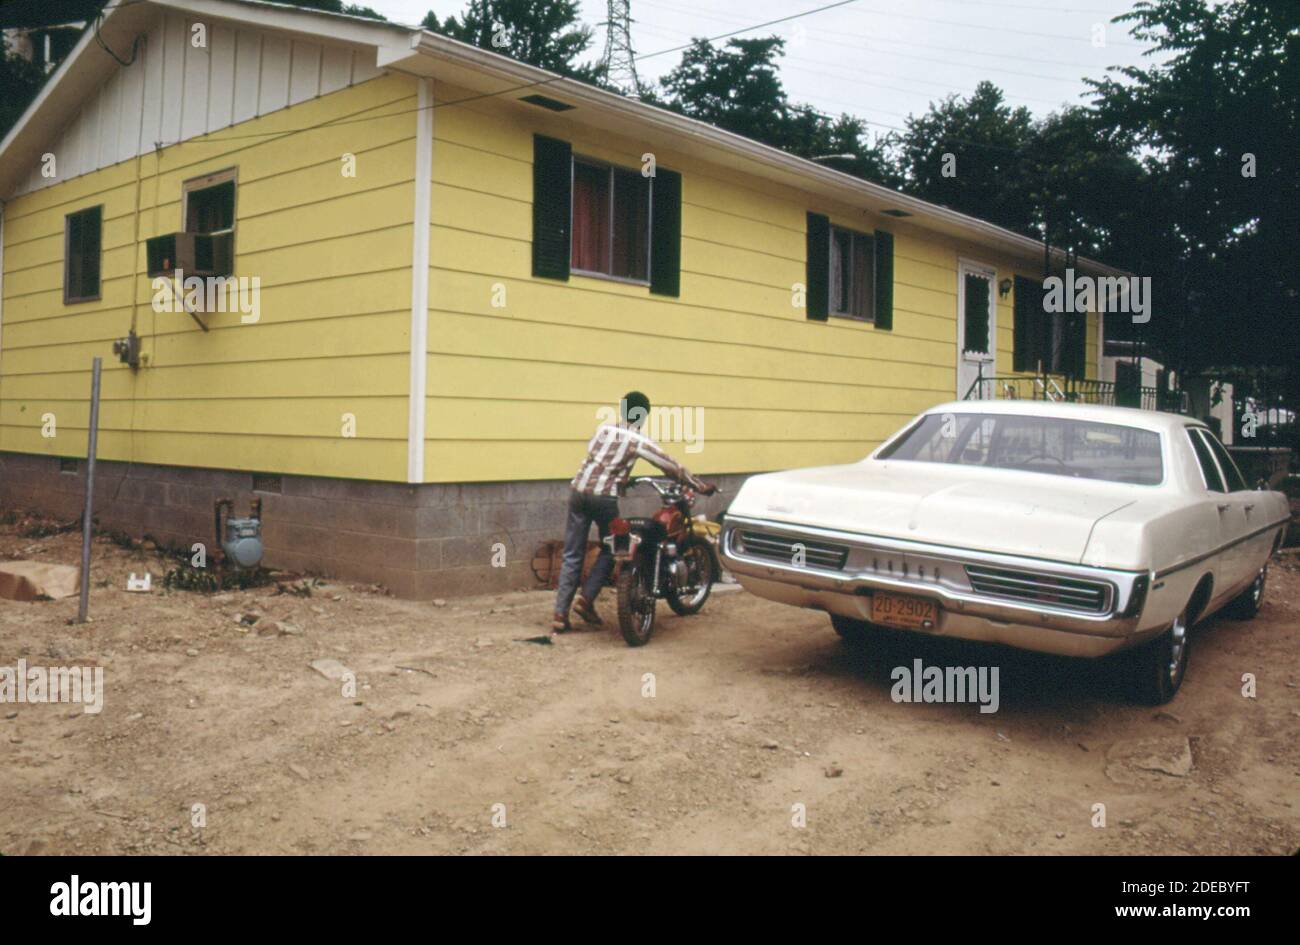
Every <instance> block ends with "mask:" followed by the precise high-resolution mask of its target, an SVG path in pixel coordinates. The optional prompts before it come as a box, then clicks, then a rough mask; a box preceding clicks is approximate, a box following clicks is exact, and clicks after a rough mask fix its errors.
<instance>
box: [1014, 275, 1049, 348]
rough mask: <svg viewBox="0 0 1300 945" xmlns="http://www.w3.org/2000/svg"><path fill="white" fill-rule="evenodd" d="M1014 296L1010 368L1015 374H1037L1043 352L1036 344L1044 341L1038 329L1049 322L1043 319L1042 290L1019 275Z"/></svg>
mask: <svg viewBox="0 0 1300 945" xmlns="http://www.w3.org/2000/svg"><path fill="white" fill-rule="evenodd" d="M1015 293H1016V297H1015V299H1014V302H1013V305H1012V312H1013V313H1014V315H1015V327H1014V330H1013V331H1012V339H1011V340H1012V355H1011V367H1012V369H1013V370H1016V371H1035V370H1037V369H1038V363H1037V362H1038V357H1039V355H1040V353H1041V348H1040V345H1039V344H1036V342H1040V341H1041V338H1040V336H1039V333H1038V329H1039V328H1040V326H1041V324H1042V323H1043V322H1045V321H1046V319H1045V318H1043V287H1042V284H1041V283H1039V282H1036V281H1035V280H1033V279H1027V278H1025V277H1024V276H1016V286H1015Z"/></svg>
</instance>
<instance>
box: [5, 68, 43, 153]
mask: <svg viewBox="0 0 1300 945" xmlns="http://www.w3.org/2000/svg"><path fill="white" fill-rule="evenodd" d="M44 81H45V74H44V73H43V72H42V71H41V69H40V67H39V66H36V65H33V64H32V63H30V62H28V61H27V60H26V59H24V58H23V57H22V56H17V55H10V54H9V53H8V52H6V51H4V50H3V49H0V138H3V137H4V136H5V135H6V134H8V133H9V129H10V128H12V127H13V126H14V124H15V123H17V121H18V119H19V118H21V117H22V114H23V112H25V111H26V110H27V106H28V105H30V104H31V102H32V99H34V98H35V97H36V93H37V92H38V91H39V90H40V87H41V84H42V83H43V82H44Z"/></svg>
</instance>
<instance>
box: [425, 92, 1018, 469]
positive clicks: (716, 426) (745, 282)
mask: <svg viewBox="0 0 1300 945" xmlns="http://www.w3.org/2000/svg"><path fill="white" fill-rule="evenodd" d="M464 94H465V93H464V92H463V90H458V89H454V88H451V87H448V86H443V85H439V86H438V87H437V89H436V91H435V98H436V99H437V100H443V101H446V100H452V99H456V98H460V97H463V95H464ZM534 133H540V134H546V135H551V136H554V137H558V138H561V139H563V140H566V141H569V142H570V143H571V144H572V147H573V150H574V153H575V154H577V155H585V156H590V157H593V158H597V159H600V160H605V161H611V162H613V163H616V164H619V165H622V166H626V167H633V168H635V167H639V166H640V163H641V155H642V154H643V153H645V152H647V151H654V152H656V158H657V161H658V164H659V165H660V166H661V167H666V168H672V169H673V170H677V171H680V172H681V173H682V174H683V180H682V274H681V296H680V297H679V298H675V299H668V298H664V297H661V296H655V295H651V294H650V293H649V291H648V289H647V288H645V287H644V286H637V285H628V284H623V283H618V282H614V281H610V280H605V279H599V278H592V277H586V276H576V275H575V276H571V277H570V279H569V280H568V282H559V281H554V280H546V279H534V278H533V277H532V275H531V260H532V257H531V242H530V241H531V238H532V152H533V139H532V136H533V134H534ZM810 210H811V211H815V212H820V213H826V214H828V215H829V216H830V217H831V220H832V222H833V223H835V224H836V225H840V226H847V227H850V228H853V229H858V230H864V231H871V230H874V229H884V230H888V231H890V232H892V233H893V234H894V235H895V285H894V323H893V330H892V331H877V330H876V328H875V327H874V326H873V325H868V324H862V323H858V322H852V321H848V320H844V319H837V318H831V319H830V320H829V321H828V322H824V323H821V322H810V321H809V320H808V319H807V318H806V317H805V313H804V310H803V309H802V308H797V307H795V306H794V305H793V304H792V291H793V289H794V287H795V285H796V284H802V283H803V282H804V280H805V278H806V270H805V246H806V242H805V241H806V236H805V227H806V214H807V212H808V211H810ZM959 256H962V257H973V258H980V259H982V260H983V261H985V262H988V263H990V264H992V265H994V266H995V267H996V268H997V270H998V278H999V279H1000V278H1003V277H1009V276H1012V275H1014V274H1015V273H1016V272H1017V271H1026V272H1032V268H1030V267H1025V266H1024V261H1023V260H1014V259H1007V258H1001V257H999V256H997V255H995V254H983V253H981V248H980V247H974V246H968V245H965V244H961V243H958V242H956V241H952V240H946V239H943V238H940V237H938V236H936V235H934V234H932V233H929V232H926V231H922V230H920V229H918V228H916V227H915V226H913V225H910V224H909V223H907V222H906V221H900V220H895V219H892V218H887V217H876V216H871V215H867V214H864V213H863V212H861V211H860V210H857V209H854V208H850V207H845V206H836V205H834V204H828V203H827V202H825V201H822V200H814V199H812V198H809V197H808V196H807V195H804V194H801V193H799V192H797V191H794V190H791V189H790V188H786V187H781V186H774V185H769V184H767V183H766V182H762V181H758V180H756V179H751V178H748V177H746V176H745V175H742V174H737V173H733V172H731V171H728V170H724V169H722V168H720V167H717V166H712V165H709V164H706V163H703V162H700V161H697V160H691V159H685V158H683V157H682V156H680V155H674V154H672V153H664V152H662V151H660V150H659V149H658V148H657V147H656V146H655V145H654V143H652V142H648V141H633V140H626V139H621V138H618V137H615V136H612V135H598V134H593V133H591V132H589V131H587V130H585V129H578V128H575V127H574V126H572V125H570V124H569V123H568V122H567V121H566V120H565V119H564V118H563V117H562V116H561V117H556V116H550V115H547V114H546V113H544V112H541V111H537V112H536V113H533V112H531V111H529V110H523V109H520V108H519V107H518V106H515V105H510V104H506V103H501V102H497V101H478V102H474V103H471V104H467V105H465V106H462V107H457V108H449V109H446V110H443V111H439V112H438V114H437V118H436V120H435V122H434V159H433V186H432V199H431V233H430V293H429V294H430V303H429V307H430V319H429V346H428V361H427V363H428V385H427V391H426V393H427V418H426V456H425V462H426V466H425V469H426V478H428V479H430V480H433V481H457V480H466V479H469V480H491V479H501V478H555V477H567V476H569V475H572V473H573V468H574V467H575V465H576V463H577V461H578V459H579V458H580V455H581V447H582V444H583V443H584V442H585V441H586V439H587V437H589V436H590V433H591V430H592V429H593V427H594V426H595V424H596V422H597V411H598V410H599V409H600V408H601V407H606V406H608V405H610V404H612V403H614V402H616V401H617V399H618V397H619V396H620V395H621V394H622V393H624V392H625V391H626V390H628V389H631V388H639V389H641V390H643V391H645V392H646V393H648V394H649V395H650V397H651V399H652V400H653V401H654V402H655V403H656V404H661V405H664V406H669V405H672V406H682V407H688V408H690V407H699V408H701V409H703V411H704V416H705V428H704V438H703V449H702V451H700V452H698V453H695V452H691V453H688V452H686V446H687V444H685V443H667V444H665V445H666V446H667V447H668V448H669V451H670V452H673V453H675V454H677V455H679V456H680V457H681V458H683V459H684V460H685V461H686V462H687V463H688V464H689V465H691V466H692V467H693V468H700V469H703V470H705V471H709V472H724V471H733V472H741V471H751V470H760V469H771V468H779V467H783V466H799V465H810V464H814V463H823V462H827V463H829V462H845V461H850V460H854V459H858V458H861V457H862V456H863V455H865V454H866V453H867V452H868V451H870V450H871V449H872V448H873V447H874V446H875V445H876V444H878V443H879V442H880V441H881V440H882V439H883V438H885V437H886V436H888V435H889V434H890V433H892V432H893V431H894V430H896V429H897V428H898V427H899V426H900V425H901V424H902V423H903V422H904V421H905V420H906V419H907V418H908V417H910V416H912V415H913V414H914V413H916V412H918V411H921V410H924V409H926V408H928V407H930V406H932V405H934V404H936V403H940V402H943V401H947V400H951V399H953V398H954V397H955V396H956V395H957V392H956V386H957V382H956V355H957V352H956V318H957V311H956V308H957V260H958V257H959ZM502 289H504V293H505V302H506V304H505V305H504V306H498V305H496V304H494V303H495V302H498V301H499V300H500V292H501V290H502ZM1009 301H1010V300H1009V299H1007V300H999V304H998V316H997V318H998V327H997V342H996V344H997V364H998V369H999V370H1000V371H1003V372H1006V373H1009V372H1010V369H1011V364H1010V359H1011V346H1012V337H1011V308H1010V305H1009Z"/></svg>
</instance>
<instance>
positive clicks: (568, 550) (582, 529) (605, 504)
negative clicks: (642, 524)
mask: <svg viewBox="0 0 1300 945" xmlns="http://www.w3.org/2000/svg"><path fill="white" fill-rule="evenodd" d="M617 515H618V499H616V498H614V497H613V496H600V495H591V494H590V493H587V492H579V491H578V490H576V489H574V490H572V491H570V493H569V517H568V520H567V521H566V522H565V526H564V564H563V566H562V567H561V568H560V580H559V582H558V589H557V590H556V592H555V612H556V613H557V614H567V613H568V612H569V606H570V605H571V604H572V603H573V595H574V593H575V592H576V591H577V589H578V581H579V580H581V578H582V562H583V560H584V559H585V558H586V557H587V536H588V535H589V534H590V532H591V523H592V522H595V523H596V529H597V531H598V532H599V533H600V554H599V555H598V556H597V558H596V563H595V564H593V565H592V566H591V573H590V574H588V575H587V580H586V582H585V583H584V584H583V585H582V596H583V597H584V598H585V599H586V600H587V602H588V603H595V600H596V595H597V594H599V593H600V589H601V588H602V587H604V586H605V582H606V581H607V580H609V575H610V572H611V571H613V570H614V555H613V554H612V553H611V552H610V550H609V545H607V544H605V536H606V535H608V534H609V523H610V522H611V521H613V520H614V518H615V517H616V516H617Z"/></svg>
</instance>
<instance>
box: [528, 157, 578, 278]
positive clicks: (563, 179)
mask: <svg viewBox="0 0 1300 945" xmlns="http://www.w3.org/2000/svg"><path fill="white" fill-rule="evenodd" d="M572 196H573V150H572V148H570V147H569V143H568V142H567V141H557V140H556V139H555V138H547V137H544V136H542V135H533V275H535V276H543V277H545V278H547V279H568V278H569V252H570V242H569V227H570V207H571V203H572Z"/></svg>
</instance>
